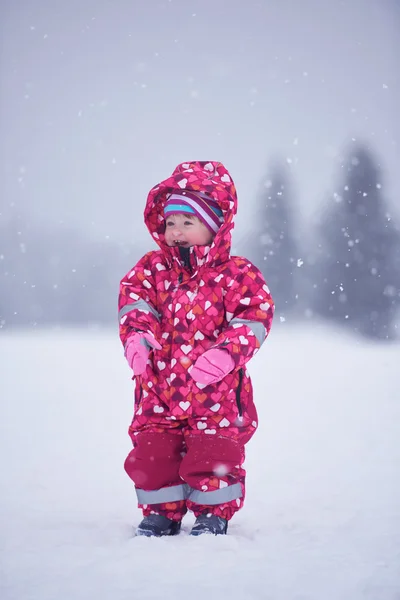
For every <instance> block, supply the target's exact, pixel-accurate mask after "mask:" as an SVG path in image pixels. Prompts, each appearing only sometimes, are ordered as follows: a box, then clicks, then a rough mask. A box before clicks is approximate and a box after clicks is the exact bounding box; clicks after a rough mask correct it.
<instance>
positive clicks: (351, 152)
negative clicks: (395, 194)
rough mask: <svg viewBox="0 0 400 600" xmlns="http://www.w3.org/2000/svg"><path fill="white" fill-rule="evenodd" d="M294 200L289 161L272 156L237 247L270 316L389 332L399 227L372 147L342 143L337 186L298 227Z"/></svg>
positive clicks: (372, 333) (399, 279)
mask: <svg viewBox="0 0 400 600" xmlns="http://www.w3.org/2000/svg"><path fill="white" fill-rule="evenodd" d="M295 208H296V207H295V204H294V198H293V188H292V185H291V181H290V169H289V167H288V165H286V164H285V163H283V162H280V163H279V162H278V163H276V164H274V165H273V167H272V168H271V171H270V173H269V176H268V177H267V180H266V181H264V182H263V185H262V186H261V190H260V193H259V195H258V199H257V210H256V215H255V218H254V229H253V230H252V232H251V234H249V236H248V239H245V240H243V246H245V248H244V247H243V251H244V249H245V250H246V253H247V254H246V255H247V256H248V257H249V259H250V260H252V261H253V262H254V263H255V264H256V265H257V266H258V267H259V268H260V269H261V271H262V272H263V274H264V275H265V277H266V279H267V281H268V285H269V287H270V289H271V292H272V295H273V297H274V299H275V302H276V318H275V321H278V322H285V321H287V319H291V320H294V319H310V318H312V317H318V318H320V319H324V320H327V321H329V322H332V323H335V324H337V325H340V326H341V327H344V328H347V329H348V330H351V331H352V332H355V333H356V334H359V335H362V336H365V337H368V338H373V339H380V340H391V339H393V338H395V337H396V333H398V332H397V331H396V330H397V328H396V319H398V317H399V316H400V313H399V309H400V229H399V226H398V225H397V224H396V223H395V219H394V218H393V216H392V215H391V213H390V209H389V205H388V199H387V198H386V197H385V194H384V186H383V183H382V172H381V169H380V167H379V164H378V162H377V160H376V158H375V157H374V154H373V152H372V151H371V150H370V149H369V148H368V147H367V146H365V145H362V144H359V145H358V146H357V147H354V145H353V146H352V147H351V148H349V149H348V152H347V154H346V158H345V159H344V161H343V164H342V165H341V175H340V177H339V184H338V187H337V189H336V191H335V192H334V193H332V194H331V195H330V196H329V197H328V198H326V201H325V202H323V203H322V209H321V210H320V211H319V214H318V215H317V216H316V218H315V219H314V220H313V222H312V226H311V227H310V228H309V230H307V231H303V232H302V233H301V235H299V232H298V225H297V222H296V219H295V218H294V215H295V214H296V213H295Z"/></svg>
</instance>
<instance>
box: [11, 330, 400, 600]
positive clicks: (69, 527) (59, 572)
mask: <svg viewBox="0 0 400 600" xmlns="http://www.w3.org/2000/svg"><path fill="white" fill-rule="evenodd" d="M0 364H1V378H0V391H1V415H0V434H1V438H0V470H1V482H2V486H1V488H2V491H1V494H0V513H1V516H0V519H1V521H0V524H1V531H0V543H1V553H0V568H1V571H0V598H1V599H2V600H87V599H89V598H95V599H96V600H128V599H129V600H142V599H143V600H146V599H150V598H152V599H158V598H159V599H160V600H161V599H167V600H170V599H171V600H172V599H173V600H176V599H177V598H189V599H190V600H214V599H215V600H217V599H218V600H221V599H222V598H229V599H230V600H239V599H247V598H250V599H271V600H361V599H367V600H399V599H400V345H399V344H397V345H375V344H372V343H366V342H359V341H358V340H357V339H355V338H352V337H347V336H345V335H343V334H342V333H340V332H336V331H334V330H330V329H327V328H322V327H321V328H319V327H317V326H315V325H312V324H311V323H310V325H309V326H308V327H307V328H305V327H301V328H293V329H291V330H289V329H285V326H283V327H282V328H278V327H277V328H276V329H275V331H274V330H273V331H272V334H271V336H270V339H269V340H268V341H267V343H266V345H265V347H264V348H263V350H262V351H261V352H260V354H259V355H258V356H257V357H256V358H255V359H254V360H253V362H252V363H250V371H251V373H252V375H253V381H254V386H255V392H256V400H257V405H258V410H259V415H260V427H259V430H258V432H257V434H256V436H255V437H254V438H253V440H252V441H251V443H250V444H249V445H248V456H247V463H246V466H247V470H248V493H247V502H246V504H245V508H244V509H243V510H242V511H241V512H240V513H239V514H238V515H237V517H236V518H235V519H234V520H233V521H232V523H231V527H230V529H229V535H228V536H226V537H220V538H215V537H211V536H203V537H202V538H191V537H189V536H188V530H189V528H190V524H191V523H192V521H193V519H192V518H191V517H190V516H189V517H187V521H185V527H184V530H183V532H182V534H181V535H180V536H179V537H177V538H171V539H168V538H164V539H143V538H136V539H132V537H131V528H132V525H135V524H137V523H138V522H139V520H140V513H139V511H138V510H137V509H136V501H135V495H134V491H133V489H132V487H131V484H130V480H129V479H128V477H127V476H126V475H125V473H124V471H123V461H124V459H125V456H126V454H127V453H128V451H129V450H130V440H129V438H128V435H127V427H128V425H129V422H130V418H131V407H132V400H131V381H130V372H129V369H128V367H127V366H126V365H125V362H124V358H123V355H122V349H121V348H120V345H119V340H118V338H117V334H116V332H110V333H93V334H90V333H87V332H79V331H76V332H67V333H66V332H61V331H59V332H51V333H45V334H44V333H25V334H22V333H19V334H17V333H13V334H12V335H11V334H7V333H4V332H0Z"/></svg>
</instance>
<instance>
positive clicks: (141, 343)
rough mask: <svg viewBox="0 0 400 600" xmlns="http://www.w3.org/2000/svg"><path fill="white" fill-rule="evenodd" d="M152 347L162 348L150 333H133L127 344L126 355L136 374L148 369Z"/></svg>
mask: <svg viewBox="0 0 400 600" xmlns="http://www.w3.org/2000/svg"><path fill="white" fill-rule="evenodd" d="M151 348H156V350H161V346H160V344H159V343H158V342H157V341H156V340H155V339H154V338H153V337H152V336H151V335H150V334H148V333H139V332H137V333H133V334H132V335H131V336H130V338H129V339H128V341H127V344H126V346H125V357H126V360H127V361H128V364H129V366H130V368H131V369H132V371H133V374H134V375H142V373H144V371H145V370H146V363H147V359H148V358H149V353H150V350H151Z"/></svg>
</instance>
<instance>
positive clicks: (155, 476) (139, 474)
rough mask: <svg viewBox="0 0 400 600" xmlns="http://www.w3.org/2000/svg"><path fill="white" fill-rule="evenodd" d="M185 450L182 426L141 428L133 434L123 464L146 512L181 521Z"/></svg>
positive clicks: (144, 512)
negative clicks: (181, 473)
mask: <svg viewBox="0 0 400 600" xmlns="http://www.w3.org/2000/svg"><path fill="white" fill-rule="evenodd" d="M184 452H185V441H184V437H183V434H182V430H177V431H174V433H171V432H168V431H164V432H148V431H143V432H140V431H139V432H137V434H136V435H135V436H134V448H133V450H131V452H130V453H129V455H128V457H127V458H126V460H125V465H124V466H125V471H126V472H127V474H128V475H129V477H130V478H131V479H132V481H133V482H134V484H135V488H136V494H137V497H138V506H139V508H141V509H142V511H143V514H144V515H145V516H146V515H149V514H152V513H156V514H160V515H164V516H165V517H167V518H169V519H174V520H177V521H180V520H181V519H182V517H183V515H184V514H185V513H186V510H187V508H186V496H187V486H186V485H185V483H184V482H183V481H182V479H181V477H180V474H179V470H180V465H181V462H182V455H183V454H184Z"/></svg>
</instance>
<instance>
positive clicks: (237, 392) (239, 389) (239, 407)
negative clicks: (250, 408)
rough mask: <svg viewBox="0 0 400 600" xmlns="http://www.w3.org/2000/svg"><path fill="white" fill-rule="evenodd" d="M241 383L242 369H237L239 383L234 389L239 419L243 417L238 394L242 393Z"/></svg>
mask: <svg viewBox="0 0 400 600" xmlns="http://www.w3.org/2000/svg"><path fill="white" fill-rule="evenodd" d="M242 382H243V369H239V383H238V386H237V388H236V404H237V407H238V411H239V417H241V416H242V415H243V409H242V401H241V399H240V394H241V392H242Z"/></svg>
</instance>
